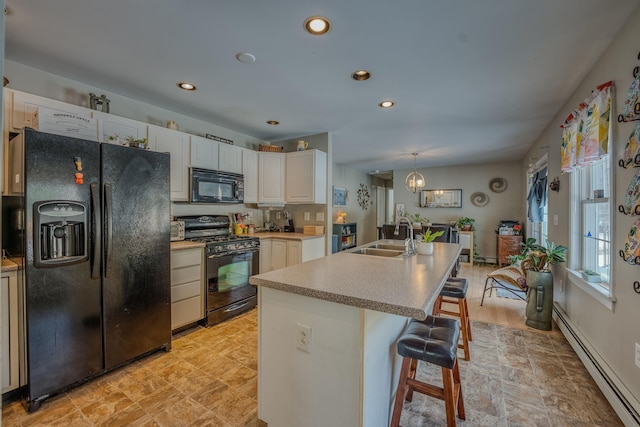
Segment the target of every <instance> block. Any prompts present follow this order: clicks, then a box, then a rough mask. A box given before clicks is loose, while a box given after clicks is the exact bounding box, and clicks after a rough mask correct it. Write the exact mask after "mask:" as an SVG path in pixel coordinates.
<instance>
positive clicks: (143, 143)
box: [126, 136, 148, 148]
mask: <svg viewBox="0 0 640 427" xmlns="http://www.w3.org/2000/svg"><path fill="white" fill-rule="evenodd" d="M126 141H127V144H129V147H135V148H147V143H148V141H147V138H134V137H133V136H128V137H127V138H126Z"/></svg>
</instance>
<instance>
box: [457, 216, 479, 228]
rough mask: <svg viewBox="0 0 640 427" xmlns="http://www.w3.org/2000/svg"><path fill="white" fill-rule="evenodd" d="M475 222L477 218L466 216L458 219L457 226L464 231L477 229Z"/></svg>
mask: <svg viewBox="0 0 640 427" xmlns="http://www.w3.org/2000/svg"><path fill="white" fill-rule="evenodd" d="M475 222H476V220H475V219H473V218H469V217H466V216H464V217H462V218H459V219H458V220H457V221H456V228H459V229H461V230H463V231H471V230H475V226H474V223H475Z"/></svg>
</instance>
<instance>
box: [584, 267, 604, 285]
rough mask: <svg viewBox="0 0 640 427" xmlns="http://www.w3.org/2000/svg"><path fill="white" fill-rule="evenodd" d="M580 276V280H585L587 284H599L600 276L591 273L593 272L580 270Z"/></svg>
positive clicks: (593, 272)
mask: <svg viewBox="0 0 640 427" xmlns="http://www.w3.org/2000/svg"><path fill="white" fill-rule="evenodd" d="M581 274H582V278H583V279H584V280H586V281H587V282H599V281H600V274H599V273H597V272H595V271H593V270H589V269H588V268H587V269H586V270H582V272H581Z"/></svg>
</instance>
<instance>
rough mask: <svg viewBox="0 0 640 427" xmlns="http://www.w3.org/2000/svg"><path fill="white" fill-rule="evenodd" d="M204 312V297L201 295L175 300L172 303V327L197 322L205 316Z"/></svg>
mask: <svg viewBox="0 0 640 427" xmlns="http://www.w3.org/2000/svg"><path fill="white" fill-rule="evenodd" d="M202 314H203V310H202V298H200V297H199V296H197V297H192V298H189V299H185V300H182V301H178V302H174V303H173V304H171V329H176V328H179V327H180V326H184V325H187V324H189V323H193V322H197V321H198V320H200V319H202V318H203V315H202Z"/></svg>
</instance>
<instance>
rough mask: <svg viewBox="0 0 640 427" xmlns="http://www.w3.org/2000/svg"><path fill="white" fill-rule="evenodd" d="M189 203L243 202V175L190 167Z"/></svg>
mask: <svg viewBox="0 0 640 427" xmlns="http://www.w3.org/2000/svg"><path fill="white" fill-rule="evenodd" d="M190 178H191V179H190V184H191V187H190V194H191V203H243V202H244V176H243V175H242V174H238V173H231V172H222V171H214V170H208V169H198V168H191V169H190Z"/></svg>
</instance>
